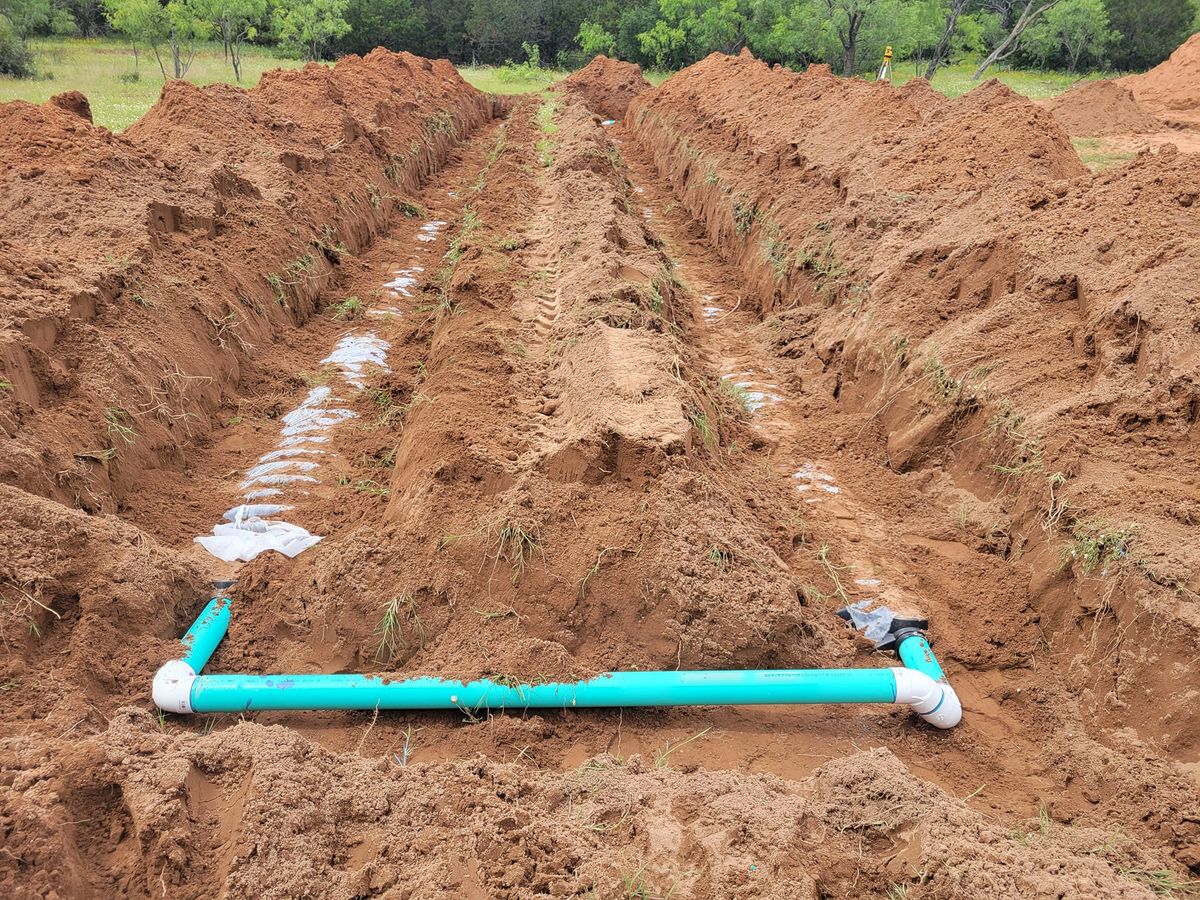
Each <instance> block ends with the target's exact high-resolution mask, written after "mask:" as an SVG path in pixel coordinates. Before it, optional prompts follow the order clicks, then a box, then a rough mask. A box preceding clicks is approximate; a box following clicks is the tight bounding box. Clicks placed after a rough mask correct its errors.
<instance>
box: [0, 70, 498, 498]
mask: <svg viewBox="0 0 1200 900" xmlns="http://www.w3.org/2000/svg"><path fill="white" fill-rule="evenodd" d="M491 114H492V106H491V102H490V101H489V100H488V99H487V98H486V97H485V96H484V95H483V94H481V93H479V92H478V91H476V90H475V89H474V88H472V87H471V86H470V85H468V84H467V83H466V82H464V81H463V80H462V79H461V78H460V77H459V75H458V73H457V72H456V71H455V70H454V68H453V67H452V66H450V65H449V64H448V63H445V62H440V63H431V62H429V61H428V60H423V59H420V58H418V57H414V56H411V55H409V54H405V53H400V54H395V53H389V52H387V51H382V50H379V51H376V52H374V53H372V54H371V55H369V56H367V57H365V58H362V59H360V58H358V57H350V58H347V59H345V60H343V61H341V62H340V63H339V64H338V65H337V66H335V67H333V68H328V67H326V66H320V65H315V64H314V65H310V66H307V67H305V68H304V69H301V70H298V71H276V72H270V73H268V74H267V75H265V76H264V77H263V79H262V83H261V84H260V85H259V86H258V87H256V88H254V89H252V90H248V91H247V90H242V89H239V88H234V87H231V86H229V85H223V84H218V85H212V86H210V87H206V88H197V87H195V86H193V85H191V84H189V83H188V82H186V81H171V82H168V83H167V85H166V86H165V87H164V89H163V95H162V98H161V99H160V100H159V102H158V103H157V104H156V105H155V106H154V108H153V109H151V111H150V112H149V113H148V114H147V115H146V116H145V117H144V118H143V119H142V120H141V121H140V122H138V123H137V124H135V125H134V126H133V127H131V128H130V129H129V130H128V131H126V132H124V133H123V134H120V135H115V134H113V133H111V132H109V131H108V130H107V129H105V128H97V127H95V126H94V125H93V124H92V123H91V120H90V117H89V116H88V110H87V104H86V101H85V100H84V99H83V98H82V97H80V96H78V95H64V96H63V97H60V98H56V99H55V101H52V102H51V103H48V104H46V105H44V106H34V105H30V104H28V103H24V102H21V101H14V102H11V103H6V104H3V105H0V173H2V174H0V368H2V369H3V375H4V378H5V379H6V381H7V383H9V384H10V385H11V387H10V388H7V389H5V390H4V391H2V392H0V481H3V482H5V483H8V484H13V485H17V486H19V487H21V488H22V489H24V490H26V491H29V492H31V493H35V494H40V495H42V496H48V497H52V498H54V499H57V500H60V501H62V502H64V503H67V504H69V505H73V506H79V507H81V508H84V509H87V510H93V511H94V510H105V511H109V512H111V511H114V510H115V509H117V508H119V506H120V504H121V498H122V497H123V496H124V495H125V494H126V493H128V492H129V490H130V489H131V488H132V487H133V485H134V482H135V481H136V480H137V478H138V477H139V473H140V472H142V471H144V470H146V469H153V468H157V467H158V466H160V465H178V464H179V462H180V461H181V454H182V452H183V448H184V447H185V446H186V445H187V444H188V442H189V441H191V440H193V439H195V438H197V437H202V436H203V435H205V434H207V433H208V431H209V430H210V427H211V423H212V417H213V414H214V412H215V410H216V409H217V407H218V406H219V404H220V403H221V402H222V399H223V397H226V396H228V395H229V394H230V393H231V392H232V391H233V390H234V388H235V387H236V386H237V385H238V383H239V382H240V381H241V380H243V379H246V378H248V377H252V372H253V370H254V369H253V359H254V356H255V349H256V348H262V347H265V346H267V345H269V344H271V343H272V341H273V340H275V339H276V338H277V337H278V336H279V334H280V333H281V331H282V330H283V329H286V328H288V327H290V326H292V325H294V324H296V323H298V322H303V321H304V320H305V319H306V318H307V317H308V316H309V315H311V314H312V312H313V310H314V304H315V299H316V297H317V296H318V294H319V293H320V291H321V290H322V289H323V288H325V287H327V286H328V285H329V284H330V283H331V282H332V280H333V278H334V277H335V276H336V273H337V269H338V266H339V263H340V260H341V258H342V256H343V255H346V254H353V253H356V252H358V251H359V250H360V249H361V248H363V247H365V246H367V245H368V244H369V243H370V241H371V240H372V238H373V236H374V235H375V234H377V233H378V232H379V231H380V229H381V228H383V227H385V225H386V223H387V222H388V220H389V218H390V217H391V216H392V215H393V214H394V213H395V212H396V210H397V209H399V208H401V205H402V203H403V201H404V198H405V197H406V196H407V195H409V194H411V193H412V191H413V190H414V189H415V187H416V186H417V185H418V184H419V183H420V181H421V180H422V179H423V178H424V177H426V176H427V175H428V174H429V173H430V172H431V171H433V170H434V169H435V168H436V167H437V166H438V165H440V163H441V162H442V161H443V160H444V159H445V157H446V155H447V153H448V152H449V150H450V148H451V147H452V146H453V145H454V144H455V143H456V142H457V141H458V140H459V139H460V138H461V137H462V136H463V135H464V134H466V133H468V132H470V131H471V130H472V129H473V128H474V127H476V126H477V125H479V124H480V123H482V122H483V121H485V120H487V119H488V118H490V117H491ZM214 123H220V127H215V126H214ZM132 434H136V435H137V439H136V440H130V439H128V438H130V436H131V435H132Z"/></svg>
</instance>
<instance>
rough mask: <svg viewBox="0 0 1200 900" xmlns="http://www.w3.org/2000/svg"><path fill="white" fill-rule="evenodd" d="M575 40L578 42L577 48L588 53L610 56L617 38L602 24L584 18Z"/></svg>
mask: <svg viewBox="0 0 1200 900" xmlns="http://www.w3.org/2000/svg"><path fill="white" fill-rule="evenodd" d="M575 40H576V41H577V42H578V43H579V49H580V50H582V51H583V52H584V53H587V54H588V55H594V54H596V53H603V54H604V55H605V56H612V54H613V50H614V49H615V48H616V46H617V39H616V38H615V37H613V36H612V33H611V32H609V31H608V30H607V29H606V28H605V27H604V26H603V25H601V24H599V23H598V22H588V21H586V20H585V21H584V22H582V23H581V24H580V26H579V34H578V35H576V37H575Z"/></svg>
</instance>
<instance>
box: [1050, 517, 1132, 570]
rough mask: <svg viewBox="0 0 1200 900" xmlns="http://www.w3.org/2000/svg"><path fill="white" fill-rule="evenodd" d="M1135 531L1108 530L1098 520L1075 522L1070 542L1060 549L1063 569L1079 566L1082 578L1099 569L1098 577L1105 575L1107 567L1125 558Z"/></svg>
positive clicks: (1128, 527) (1129, 529)
mask: <svg viewBox="0 0 1200 900" xmlns="http://www.w3.org/2000/svg"><path fill="white" fill-rule="evenodd" d="M1137 528H1138V526H1137V525H1133V524H1129V525H1124V526H1122V527H1120V528H1110V527H1109V526H1107V525H1106V524H1105V523H1104V522H1103V521H1101V520H1099V519H1091V520H1088V521H1086V522H1076V523H1075V524H1074V525H1073V526H1072V528H1071V535H1072V537H1073V540H1072V541H1071V543H1069V544H1068V545H1067V546H1066V547H1064V548H1063V552H1062V563H1063V565H1064V566H1069V565H1071V564H1072V563H1079V568H1080V570H1081V571H1082V572H1083V574H1085V575H1088V574H1091V573H1092V572H1094V571H1095V570H1096V569H1097V568H1098V567H1100V566H1103V569H1102V571H1101V574H1105V575H1106V574H1108V568H1109V566H1112V565H1115V564H1116V563H1118V562H1120V561H1121V560H1122V559H1124V558H1125V557H1126V556H1128V555H1129V546H1130V544H1131V543H1132V542H1133V536H1134V533H1135V532H1136V531H1137Z"/></svg>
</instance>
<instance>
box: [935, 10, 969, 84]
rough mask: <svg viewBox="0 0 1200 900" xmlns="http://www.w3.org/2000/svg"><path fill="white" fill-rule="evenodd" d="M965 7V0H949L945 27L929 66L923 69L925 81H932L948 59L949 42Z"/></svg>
mask: <svg viewBox="0 0 1200 900" xmlns="http://www.w3.org/2000/svg"><path fill="white" fill-rule="evenodd" d="M966 5H967V0H950V8H949V9H947V10H946V27H945V28H944V29H942V37H941V40H939V41H938V43H937V46H936V47H934V48H933V55H932V56H931V57H930V58H929V65H928V66H927V67H926V69H925V80H926V81H933V76H934V73H936V72H937V70H938V69H939V68H941V65H942V63H944V62H945V61H946V60H947V59H948V58H949V56H950V46H951V41H953V39H954V34H955V32H956V31H957V30H958V17H959V16H961V15H962V11H963V9H965V8H966Z"/></svg>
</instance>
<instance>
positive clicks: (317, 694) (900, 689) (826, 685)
mask: <svg viewBox="0 0 1200 900" xmlns="http://www.w3.org/2000/svg"><path fill="white" fill-rule="evenodd" d="M231 606H232V602H231V601H230V600H229V598H228V597H215V598H213V600H211V601H210V602H209V604H208V605H207V606H206V607H205V608H204V611H203V612H201V614H200V616H199V618H197V619H196V622H195V624H193V625H192V627H191V628H190V629H188V632H187V634H185V635H184V637H183V640H182V642H181V646H182V649H183V651H184V655H183V656H182V657H181V658H180V659H174V660H171V661H169V662H167V663H165V664H164V665H163V666H162V668H160V669H159V671H158V673H157V674H156V675H155V677H154V702H155V704H156V705H157V706H158V707H159V708H160V709H163V710H166V711H168V712H178V713H190V712H197V713H218V712H245V711H250V710H317V709H361V710H369V709H462V710H468V711H475V710H496V709H529V708H543V709H551V708H552V709H571V708H585V707H626V706H720V705H751V704H773V703H777V704H799V703H805V704H807V703H902V704H906V705H909V706H911V707H912V708H913V710H914V711H915V712H917V713H918V714H919V715H920V716H921V717H922V718H924V719H925V720H926V721H927V722H929V723H930V724H932V725H935V726H936V727H938V728H952V727H954V726H955V725H957V724H958V722H959V720H960V719H961V717H962V706H961V704H960V703H959V700H958V697H957V695H956V694H955V693H954V690H953V688H951V687H950V685H949V684H947V683H946V680H945V674H944V673H943V671H942V668H941V666H940V665H939V664H938V662H937V659H936V658H935V657H934V655H933V651H932V650H931V649H930V647H929V644H928V642H927V641H926V640H925V638H924V636H922V635H921V634H920V633H919V632H916V631H913V632H911V633H909V634H906V635H904V636H903V637H902V638H901V639H900V642H899V646H898V652H899V654H900V657H901V659H902V660H903V661H904V663H905V667H904V668H891V669H766V670H748V671H738V670H732V671H684V672H679V671H675V672H608V673H605V674H603V675H599V676H597V677H595V678H589V679H585V680H582V681H576V682H552V683H547V684H535V685H528V684H526V685H516V686H513V685H508V684H499V683H497V682H494V681H490V680H488V679H480V680H477V681H471V682H463V681H453V680H444V679H440V678H410V679H404V680H400V681H388V680H386V679H385V678H384V677H382V676H378V675H347V674H336V675H199V674H198V673H199V672H200V671H201V670H202V669H203V667H204V665H205V664H206V663H207V662H208V660H209V658H210V657H211V656H212V653H213V651H214V650H215V649H216V647H217V645H218V644H219V643H220V642H221V639H222V638H224V636H225V633H226V631H227V630H228V628H229V620H230V608H231Z"/></svg>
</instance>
